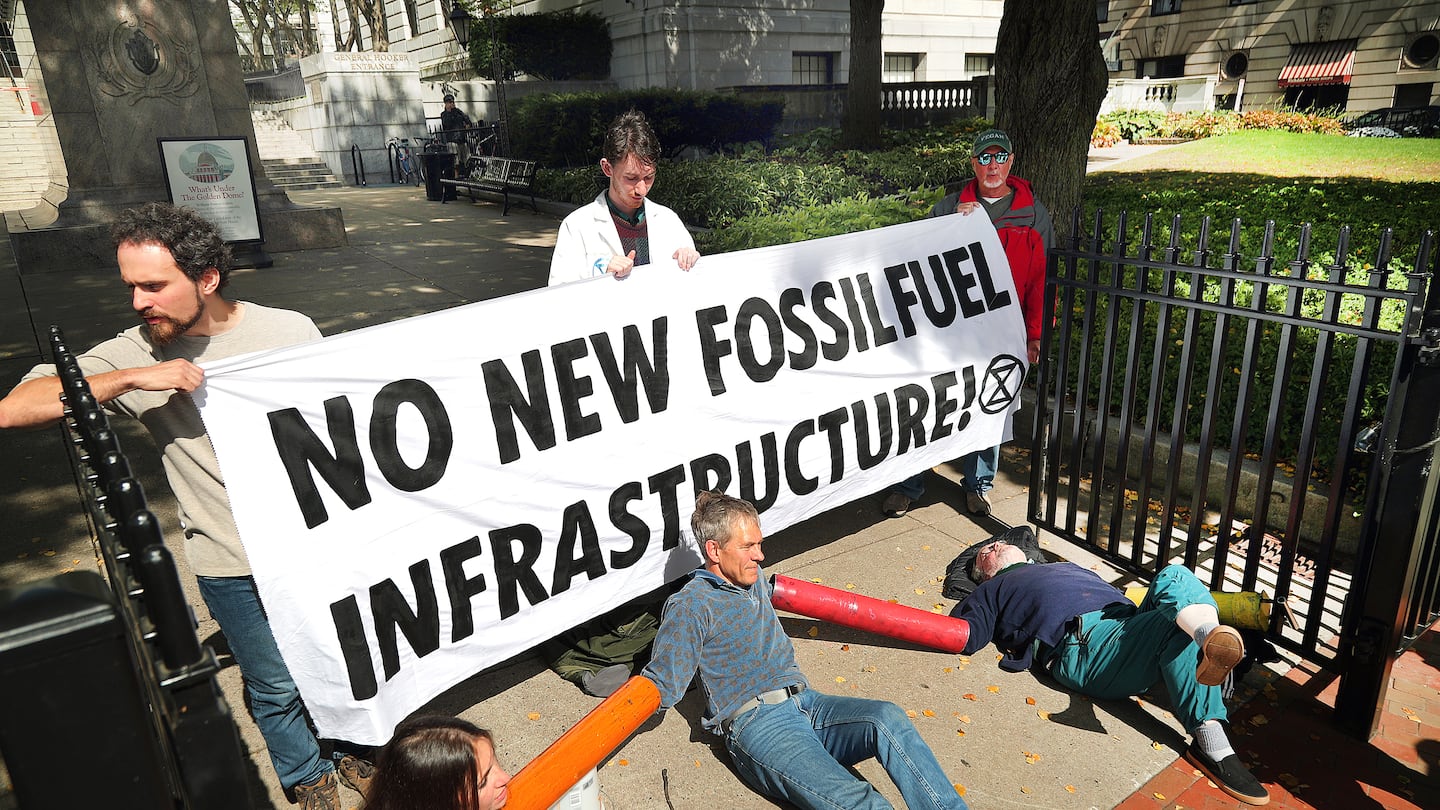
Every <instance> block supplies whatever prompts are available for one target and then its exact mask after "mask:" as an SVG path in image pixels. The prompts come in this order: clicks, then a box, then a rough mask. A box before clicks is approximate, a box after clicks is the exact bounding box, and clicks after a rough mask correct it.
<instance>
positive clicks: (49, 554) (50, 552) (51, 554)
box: [40, 548, 55, 557]
mask: <svg viewBox="0 0 1440 810" xmlns="http://www.w3.org/2000/svg"><path fill="white" fill-rule="evenodd" d="M40 555H41V556H43V557H54V556H55V549H53V548H47V549H45V550H44V551H42V552H40Z"/></svg>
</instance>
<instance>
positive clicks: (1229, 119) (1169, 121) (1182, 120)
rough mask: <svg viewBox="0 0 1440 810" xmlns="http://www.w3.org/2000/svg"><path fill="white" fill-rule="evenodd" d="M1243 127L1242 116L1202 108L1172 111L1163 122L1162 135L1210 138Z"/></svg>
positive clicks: (1168, 136) (1227, 133)
mask: <svg viewBox="0 0 1440 810" xmlns="http://www.w3.org/2000/svg"><path fill="white" fill-rule="evenodd" d="M1240 127H1241V120H1240V116H1239V115H1237V114H1235V113H1233V112H1227V111H1225V110H1200V111H1195V112H1188V113H1170V114H1169V115H1167V116H1166V117H1165V121H1164V123H1163V124H1161V127H1160V135H1161V136H1162V137H1167V138H1191V139H1194V138H1210V137H1213V136H1216V135H1229V134H1230V133H1232V132H1235V131H1237V130H1239V129H1240Z"/></svg>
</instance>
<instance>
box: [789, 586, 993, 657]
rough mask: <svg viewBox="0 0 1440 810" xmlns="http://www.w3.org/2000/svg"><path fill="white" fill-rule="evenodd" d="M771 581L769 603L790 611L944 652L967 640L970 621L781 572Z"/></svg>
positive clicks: (962, 645)
mask: <svg viewBox="0 0 1440 810" xmlns="http://www.w3.org/2000/svg"><path fill="white" fill-rule="evenodd" d="M771 583H772V585H773V587H772V589H771V593H770V603H771V604H773V605H774V606H775V607H777V608H779V609H781V610H788V611H790V612H791V613H799V614H800V615H802V616H809V617H810V618H812V619H821V620H822V621H827V622H833V623H835V624H842V625H844V626H846V627H854V628H855V629H857V630H867V631H869V632H871V633H878V634H880V635H882V636H889V637H890V638H898V639H900V640H901V641H909V642H913V643H915V644H919V645H921V646H924V647H930V648H932V649H936V650H944V651H945V652H953V653H958V652H963V651H964V650H965V642H967V641H969V640H970V623H969V622H967V621H965V620H964V619H956V618H954V617H951V616H942V615H940V614H938V613H931V612H929V611H927V610H920V609H919V608H912V607H907V606H905V605H897V604H894V603H892V602H883V601H881V600H879V599H874V598H871V597H869V596H861V595H860V594H857V593H850V592H849V591H842V590H839V589H836V588H827V587H825V586H824V585H816V584H815V583H813V582H806V581H805V580H803V579H794V578H792V577H787V576H782V575H780V574H776V575H775V576H774V577H772V578H771Z"/></svg>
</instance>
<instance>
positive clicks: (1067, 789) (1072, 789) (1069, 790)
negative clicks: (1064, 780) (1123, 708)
mask: <svg viewBox="0 0 1440 810" xmlns="http://www.w3.org/2000/svg"><path fill="white" fill-rule="evenodd" d="M1065 792H1066V793H1074V792H1075V786H1074V785H1066V786H1065Z"/></svg>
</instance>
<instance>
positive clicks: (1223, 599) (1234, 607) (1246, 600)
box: [1125, 587, 1274, 630]
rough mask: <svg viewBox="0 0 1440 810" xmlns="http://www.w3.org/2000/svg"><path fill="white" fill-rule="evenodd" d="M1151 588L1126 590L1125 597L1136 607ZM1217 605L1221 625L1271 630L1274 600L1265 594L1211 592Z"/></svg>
mask: <svg viewBox="0 0 1440 810" xmlns="http://www.w3.org/2000/svg"><path fill="white" fill-rule="evenodd" d="M1149 591H1150V589H1149V588H1139V587H1136V588H1126V589H1125V597H1126V598H1127V599H1129V600H1130V601H1131V602H1134V603H1135V604H1136V605H1139V604H1140V603H1141V602H1142V601H1144V600H1145V594H1147V593H1149ZM1210 595H1211V596H1213V597H1215V605H1216V607H1218V608H1219V609H1220V623H1221V624H1228V625H1230V626H1231V627H1238V628H1243V629H1246V630H1268V629H1269V628H1270V606H1271V605H1272V604H1274V600H1272V599H1270V598H1269V597H1267V596H1266V595H1265V594H1264V593H1263V592H1256V591H1240V592H1238V593H1234V592H1230V591H1211V592H1210Z"/></svg>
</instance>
